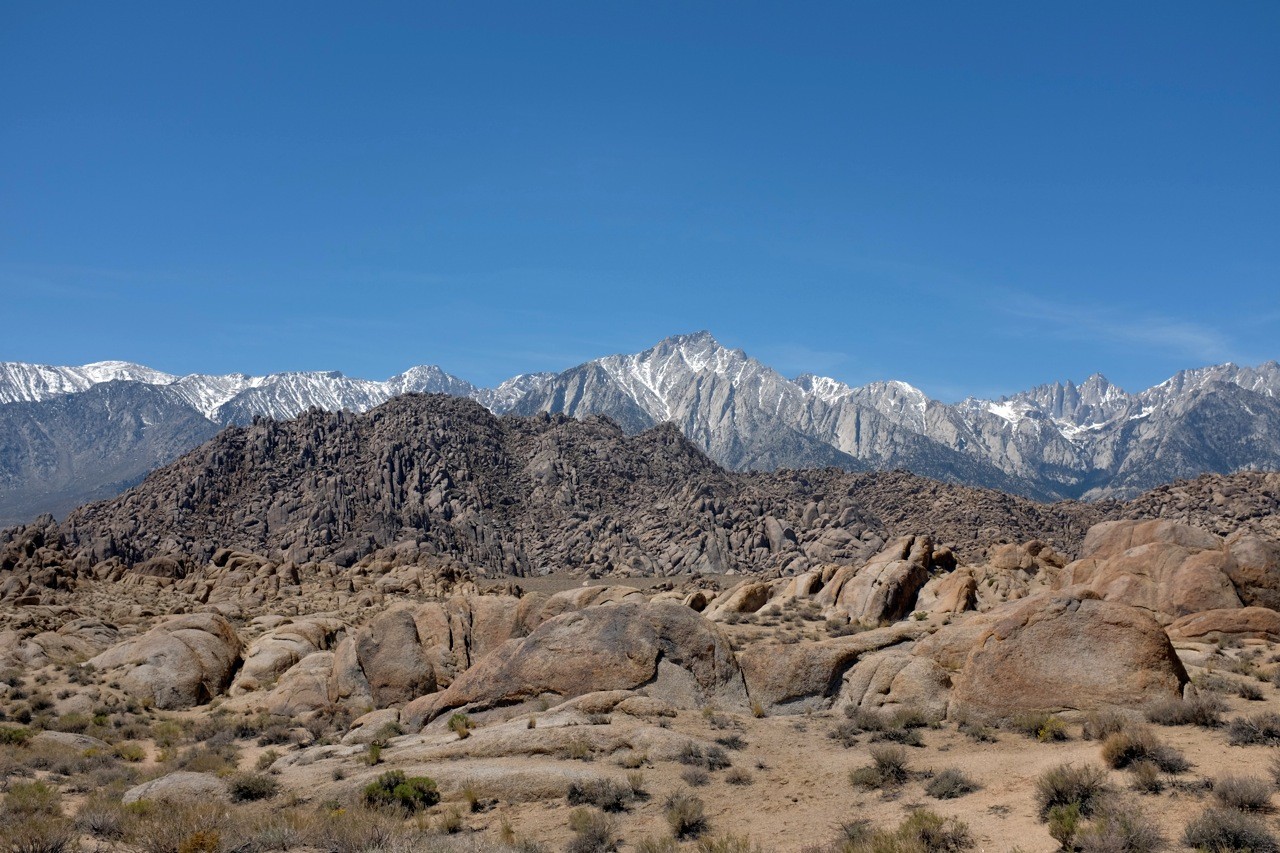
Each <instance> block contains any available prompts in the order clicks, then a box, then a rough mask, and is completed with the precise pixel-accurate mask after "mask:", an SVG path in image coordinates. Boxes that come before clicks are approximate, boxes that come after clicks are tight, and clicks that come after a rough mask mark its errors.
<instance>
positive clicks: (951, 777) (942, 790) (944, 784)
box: [924, 767, 978, 800]
mask: <svg viewBox="0 0 1280 853" xmlns="http://www.w3.org/2000/svg"><path fill="white" fill-rule="evenodd" d="M976 790H978V785H977V783H976V782H974V781H973V780H972V779H970V778H969V777H968V776H966V775H965V774H964V773H962V772H961V771H959V770H957V769H955V768H954V767H948V768H947V769H945V770H943V771H942V772H940V773H938V774H937V775H935V776H934V777H933V778H932V779H930V780H929V781H928V783H926V784H925V786H924V792H925V793H926V794H928V795H929V796H931V797H933V798H935V799H938V800H954V799H955V798H956V797H963V796H964V795H965V794H971V793H973V792H974V791H976Z"/></svg>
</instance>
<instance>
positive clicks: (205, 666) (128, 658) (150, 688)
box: [89, 613, 242, 709]
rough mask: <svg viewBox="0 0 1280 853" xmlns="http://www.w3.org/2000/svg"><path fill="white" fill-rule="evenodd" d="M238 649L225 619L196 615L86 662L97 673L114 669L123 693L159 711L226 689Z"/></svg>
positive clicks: (165, 624)
mask: <svg viewBox="0 0 1280 853" xmlns="http://www.w3.org/2000/svg"><path fill="white" fill-rule="evenodd" d="M241 648H242V647H241V643H240V638H239V637H237V636H236V632H235V631H234V630H233V629H232V627H231V623H230V622H228V621H227V620H226V619H225V618H223V617H222V616H219V615H217V614H214V613H194V614H191V615H187V616H177V617H174V618H172V619H169V620H167V621H165V622H163V623H161V624H160V625H157V626H156V627H155V628H152V629H151V630H150V631H148V632H147V633H145V634H143V635H142V636H140V637H136V638H134V639H131V640H126V641H124V642H123V643H120V644H119V645H117V646H114V647H112V648H110V649H107V650H106V651H105V652H103V653H102V654H100V655H98V656H97V657H95V658H93V659H92V660H90V661H89V663H90V664H92V665H93V666H94V667H95V668H97V669H98V670H99V671H109V670H117V671H118V678H119V680H120V683H121V685H122V686H123V687H124V689H125V690H126V691H128V692H129V693H130V694H132V695H134V696H137V697H138V698H140V699H146V700H149V701H151V702H153V703H154V704H155V706H156V707H157V708H165V709H177V708H190V707H192V706H193V705H199V704H202V703H205V702H208V701H209V700H210V699H212V698H213V697H214V696H217V695H218V694H219V693H221V692H222V691H223V690H224V689H226V687H227V686H228V685H229V684H230V683H231V678H232V675H233V674H234V673H235V669H236V667H237V666H238V665H239V664H240V653H241Z"/></svg>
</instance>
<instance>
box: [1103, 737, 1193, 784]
mask: <svg viewBox="0 0 1280 853" xmlns="http://www.w3.org/2000/svg"><path fill="white" fill-rule="evenodd" d="M1102 760H1103V761H1105V762H1106V763H1107V765H1108V766H1110V767H1114V768H1116V769H1117V770H1120V769H1123V768H1125V767H1128V766H1129V765H1131V764H1133V763H1134V762H1135V761H1151V762H1153V763H1155V765H1156V766H1157V767H1159V768H1160V769H1161V770H1163V771H1164V772H1166V773H1182V772H1183V771H1185V770H1186V769H1187V768H1188V767H1190V766H1191V765H1190V764H1189V763H1188V762H1187V759H1186V758H1185V757H1184V756H1183V755H1182V753H1181V752H1178V750H1176V749H1174V748H1173V747H1171V746H1168V745H1167V744H1165V743H1163V742H1162V741H1161V740H1160V739H1159V738H1157V737H1156V736H1155V733H1154V732H1152V731H1151V730H1150V729H1148V728H1147V727H1146V726H1131V727H1129V728H1126V729H1124V730H1122V731H1118V732H1113V733H1112V734H1109V735H1107V738H1106V740H1104V741H1103V742H1102Z"/></svg>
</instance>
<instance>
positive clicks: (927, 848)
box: [834, 809, 973, 853]
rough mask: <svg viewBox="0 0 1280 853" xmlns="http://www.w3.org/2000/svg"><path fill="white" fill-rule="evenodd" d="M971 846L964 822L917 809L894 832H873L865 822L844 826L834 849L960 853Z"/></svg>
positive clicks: (855, 852) (856, 852)
mask: <svg viewBox="0 0 1280 853" xmlns="http://www.w3.org/2000/svg"><path fill="white" fill-rule="evenodd" d="M972 846H973V836H972V835H971V834H970V832H969V827H968V825H967V824H965V823H964V822H963V821H961V820H959V819H958V818H943V817H941V816H940V815H937V814H935V813H934V812H931V811H929V810H928V809H916V810H914V811H912V812H911V814H909V815H908V816H907V817H906V818H905V819H904V820H903V821H902V822H901V823H900V824H898V825H897V826H896V827H894V828H893V829H873V828H872V827H871V825H870V824H869V823H867V822H866V821H863V820H857V821H850V822H848V823H845V824H843V825H842V826H841V828H840V837H839V838H838V839H837V840H836V843H835V845H834V849H835V850H837V851H839V853H960V851H962V850H967V849H969V848H970V847H972Z"/></svg>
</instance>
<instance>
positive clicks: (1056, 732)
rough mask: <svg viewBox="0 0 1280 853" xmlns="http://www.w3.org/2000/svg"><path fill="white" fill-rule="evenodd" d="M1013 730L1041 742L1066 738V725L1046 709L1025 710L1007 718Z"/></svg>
mask: <svg viewBox="0 0 1280 853" xmlns="http://www.w3.org/2000/svg"><path fill="white" fill-rule="evenodd" d="M1009 727H1010V728H1012V729H1013V730H1014V731H1015V732H1019V733H1021V734H1024V735H1026V736H1027V737H1032V738H1035V739H1036V740H1038V741H1040V742H1041V743H1050V742H1052V741H1062V740H1067V737H1068V735H1067V726H1066V724H1065V723H1063V722H1062V720H1060V719H1058V718H1057V717H1055V716H1054V715H1053V714H1050V713H1048V712H1047V711H1027V712H1025V713H1022V714H1017V715H1015V716H1014V717H1013V718H1012V719H1010V720H1009Z"/></svg>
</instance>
